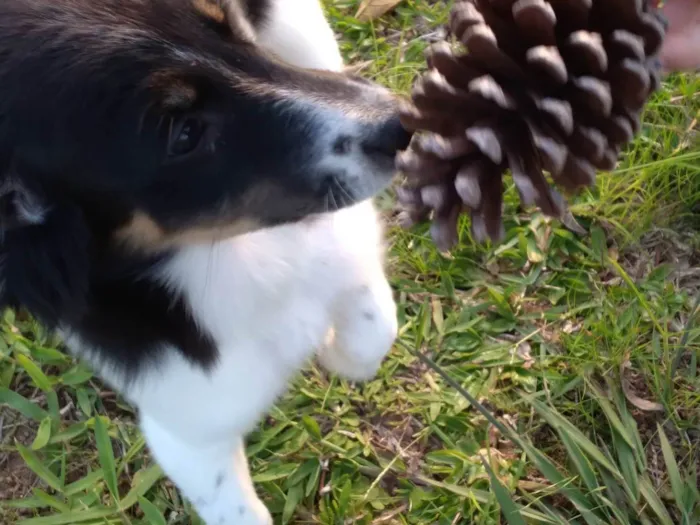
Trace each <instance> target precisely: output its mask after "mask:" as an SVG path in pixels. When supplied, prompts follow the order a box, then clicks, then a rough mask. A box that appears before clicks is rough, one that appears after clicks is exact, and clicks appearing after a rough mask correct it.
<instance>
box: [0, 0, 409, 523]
mask: <svg viewBox="0 0 700 525" xmlns="http://www.w3.org/2000/svg"><path fill="white" fill-rule="evenodd" d="M398 106H399V102H398V100H397V98H396V97H394V96H393V95H392V94H390V93H389V92H388V91H387V90H386V89H384V88H382V87H380V86H378V85H376V84H373V83H371V82H368V81H366V80H363V79H361V78H357V77H354V76H352V75H350V74H346V72H345V70H344V66H343V60H342V57H341V54H340V52H339V49H338V44H337V42H336V40H335V38H334V35H333V32H332V31H331V29H330V27H329V24H328V22H327V21H326V19H325V17H324V14H323V11H322V8H321V5H320V4H319V0H3V1H2V2H0V233H1V234H2V238H1V244H0V299H1V301H2V305H3V306H5V307H12V308H20V307H21V308H24V309H26V310H27V311H29V312H30V313H32V314H33V315H34V316H35V317H36V318H37V319H38V320H39V321H40V322H42V323H43V324H45V325H46V326H47V327H48V328H50V329H52V330H55V331H57V332H58V333H59V334H61V336H62V337H63V340H64V341H65V345H66V348H67V349H68V351H69V352H70V353H71V354H73V355H74V356H76V357H77V358H79V359H82V360H84V361H85V362H87V363H89V365H90V366H91V367H92V368H93V369H94V370H95V371H96V373H98V374H99V375H100V376H101V377H102V378H103V379H104V381H105V382H106V383H107V384H108V385H110V386H111V387H113V388H114V389H115V390H117V391H118V392H120V393H121V394H122V395H123V396H124V398H125V399H126V400H127V401H129V402H130V403H132V404H133V406H134V407H135V408H136V409H137V412H138V417H139V425H140V428H141V429H142V431H143V434H144V436H145V439H146V441H147V444H148V447H149V449H150V451H151V453H152V455H153V457H154V459H155V461H157V462H158V463H159V464H160V465H161V466H162V468H163V470H164V472H165V473H166V475H167V476H168V477H169V478H170V479H171V480H172V481H173V483H174V484H175V485H176V486H177V487H178V488H179V490H180V491H181V492H182V494H183V495H184V496H185V497H186V498H187V499H189V500H190V501H191V502H192V504H193V506H194V508H195V510H196V511H197V513H198V514H199V515H200V517H201V518H202V519H203V520H204V522H205V523H206V524H207V525H233V524H236V525H260V524H269V523H272V519H271V516H270V513H269V511H268V510H267V509H266V507H265V505H264V504H263V503H262V502H261V500H260V499H259V498H258V496H257V495H256V492H255V488H254V486H253V483H252V480H251V476H250V472H249V467H248V464H247V461H246V456H245V453H244V438H245V436H246V434H247V433H249V432H250V431H251V430H252V429H254V428H255V426H256V425H257V424H258V422H259V420H260V419H261V417H263V415H264V414H265V412H266V411H267V410H269V408H270V407H271V405H272V404H273V403H274V402H275V401H276V400H277V399H278V398H279V396H280V395H282V394H283V393H284V391H285V388H286V386H287V384H288V382H289V380H290V378H291V377H292V376H294V374H297V373H298V372H299V371H300V370H301V369H303V368H304V367H305V366H306V364H307V363H308V362H309V361H310V360H312V359H317V360H318V362H319V363H320V364H321V365H322V366H323V367H325V368H326V369H327V370H329V371H330V372H332V373H337V374H341V375H342V376H344V377H346V378H349V379H352V380H358V381H361V380H366V379H369V378H371V377H372V376H373V375H374V374H375V373H376V371H377V369H378V367H379V366H380V364H381V362H382V360H383V358H384V357H385V355H386V354H387V352H388V351H389V350H390V348H391V347H392V344H393V341H394V339H395V337H396V334H397V318H396V305H395V302H394V299H393V295H392V290H391V288H390V286H389V284H388V281H387V278H386V276H385V268H384V265H385V263H384V258H385V247H384V241H383V231H382V228H381V226H380V222H379V217H378V214H377V211H376V210H375V207H374V205H373V203H372V198H373V196H375V195H376V194H377V193H378V192H380V191H382V190H383V189H384V188H387V187H388V186H389V184H390V181H391V179H392V176H393V174H394V157H395V154H396V152H397V151H400V150H402V149H404V148H406V146H407V145H408V143H409V141H410V138H411V137H410V134H409V133H408V132H406V131H405V130H404V129H403V128H402V127H401V124H400V122H399V119H398Z"/></svg>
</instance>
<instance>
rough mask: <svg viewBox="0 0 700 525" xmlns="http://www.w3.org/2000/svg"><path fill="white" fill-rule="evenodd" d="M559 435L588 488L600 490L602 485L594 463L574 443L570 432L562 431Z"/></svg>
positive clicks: (594, 490) (592, 490) (593, 490)
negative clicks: (569, 434) (599, 482)
mask: <svg viewBox="0 0 700 525" xmlns="http://www.w3.org/2000/svg"><path fill="white" fill-rule="evenodd" d="M559 437H560V438H561V441H562V443H563V444H564V447H565V448H566V451H567V452H568V453H569V459H571V461H573V462H574V465H575V466H576V470H577V471H578V474H579V476H581V479H582V480H583V482H584V483H585V485H586V487H587V488H588V490H589V491H590V492H596V491H598V489H599V488H600V485H599V484H598V479H597V476H596V474H595V471H594V470H593V465H592V464H591V462H590V461H588V458H587V457H586V456H585V455H584V454H583V453H582V452H581V449H580V448H579V447H578V445H577V444H576V443H574V441H573V440H572V439H571V438H570V437H569V436H568V434H566V433H565V432H562V433H561V434H560V436H559Z"/></svg>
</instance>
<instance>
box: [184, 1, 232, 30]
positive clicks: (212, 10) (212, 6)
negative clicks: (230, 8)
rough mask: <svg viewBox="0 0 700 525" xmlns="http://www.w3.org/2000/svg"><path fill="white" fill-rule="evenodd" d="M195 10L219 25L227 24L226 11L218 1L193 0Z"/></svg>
mask: <svg viewBox="0 0 700 525" xmlns="http://www.w3.org/2000/svg"><path fill="white" fill-rule="evenodd" d="M192 5H193V6H194V8H195V9H196V10H197V11H198V12H199V13H200V14H202V15H204V16H206V17H207V18H210V19H212V20H213V21H214V22H217V23H219V24H225V23H226V11H225V10H224V8H223V7H222V6H221V2H217V1H216V0H192Z"/></svg>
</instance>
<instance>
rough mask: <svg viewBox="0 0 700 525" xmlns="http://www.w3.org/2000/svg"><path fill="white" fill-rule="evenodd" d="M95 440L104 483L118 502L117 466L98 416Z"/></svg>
mask: <svg viewBox="0 0 700 525" xmlns="http://www.w3.org/2000/svg"><path fill="white" fill-rule="evenodd" d="M95 441H96V443H97V452H98V456H99V458H100V466H101V467H102V472H103V473H104V478H105V483H106V484H107V488H108V489H109V492H110V494H111V495H112V498H114V501H115V502H117V503H119V490H118V487H117V468H116V465H115V463H114V450H113V449H112V440H111V439H110V438H109V434H108V433H107V427H106V426H105V424H104V423H103V421H102V418H101V417H100V416H97V417H96V418H95Z"/></svg>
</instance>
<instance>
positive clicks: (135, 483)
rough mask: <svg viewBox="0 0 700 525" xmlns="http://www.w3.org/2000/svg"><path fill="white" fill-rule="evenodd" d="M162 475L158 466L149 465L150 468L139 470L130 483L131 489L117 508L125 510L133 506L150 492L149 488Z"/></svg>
mask: <svg viewBox="0 0 700 525" xmlns="http://www.w3.org/2000/svg"><path fill="white" fill-rule="evenodd" d="M163 475H164V474H163V469H162V468H161V467H160V466H158V465H151V466H150V467H146V468H144V469H141V470H139V471H138V472H137V473H136V474H135V475H134V479H133V480H132V481H131V489H129V492H128V493H127V495H126V496H124V498H123V499H122V500H121V502H120V503H119V508H120V509H121V510H127V509H128V508H130V507H132V506H133V505H135V504H136V502H137V501H138V499H139V498H140V497H141V496H144V495H145V494H146V492H148V491H149V490H151V487H153V485H155V484H156V483H157V482H158V481H159V480H160V479H161V478H162V477H163Z"/></svg>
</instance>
